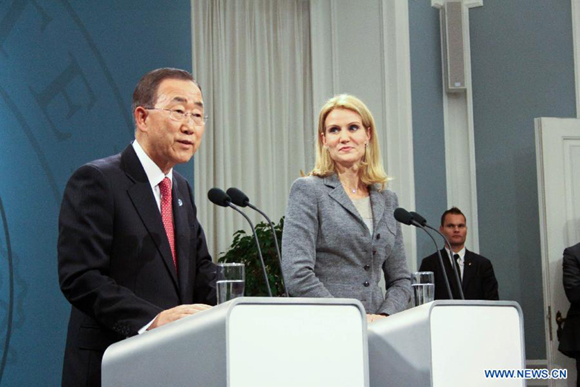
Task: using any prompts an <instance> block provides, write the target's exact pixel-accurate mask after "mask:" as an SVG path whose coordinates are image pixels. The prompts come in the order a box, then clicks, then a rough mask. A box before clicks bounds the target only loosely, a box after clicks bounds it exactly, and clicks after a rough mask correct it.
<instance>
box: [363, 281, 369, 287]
mask: <svg viewBox="0 0 580 387" xmlns="http://www.w3.org/2000/svg"><path fill="white" fill-rule="evenodd" d="M363 285H364V286H365V288H368V287H369V286H371V284H370V283H369V281H365V283H364V284H363Z"/></svg>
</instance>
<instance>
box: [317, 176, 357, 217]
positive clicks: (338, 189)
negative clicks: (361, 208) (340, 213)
mask: <svg viewBox="0 0 580 387" xmlns="http://www.w3.org/2000/svg"><path fill="white" fill-rule="evenodd" d="M323 182H324V184H325V185H326V186H328V187H331V188H333V189H332V190H331V191H330V192H329V194H328V195H329V196H330V197H331V198H332V199H334V200H336V201H337V202H338V204H340V205H341V206H342V207H344V209H345V210H346V211H348V212H349V213H350V214H351V215H352V216H354V217H355V219H357V220H358V221H359V222H360V223H362V224H363V225H364V226H365V228H366V224H365V222H364V220H363V219H362V218H361V216H360V214H359V213H358V211H357V209H356V207H355V206H354V204H353V203H352V200H350V198H349V197H348V195H347V194H346V192H345V191H344V188H342V184H340V181H339V180H338V176H337V175H336V174H334V175H330V176H327V177H325V178H324V179H323Z"/></svg>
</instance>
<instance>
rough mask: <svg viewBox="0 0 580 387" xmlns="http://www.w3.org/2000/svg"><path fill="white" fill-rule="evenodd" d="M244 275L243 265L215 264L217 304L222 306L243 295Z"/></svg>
mask: <svg viewBox="0 0 580 387" xmlns="http://www.w3.org/2000/svg"><path fill="white" fill-rule="evenodd" d="M245 281H246V278H245V273H244V264H243V263H218V264H217V282H216V288H217V303H218V304H222V303H224V302H226V301H229V300H233V299H234V298H237V297H242V296H243V295H244V285H245Z"/></svg>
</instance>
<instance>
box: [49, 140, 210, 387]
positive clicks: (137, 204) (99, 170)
mask: <svg viewBox="0 0 580 387" xmlns="http://www.w3.org/2000/svg"><path fill="white" fill-rule="evenodd" d="M172 196H173V216H174V223H175V245H176V247H175V249H176V254H177V261H178V274H177V273H176V270H175V266H174V264H173V259H172V256H171V250H170V247H169V241H168V239H167V236H166V234H165V229H164V228H163V223H162V221H161V214H160V212H159V209H158V207H157V204H156V202H155V197H154V196H153V192H152V190H151V185H150V184H149V181H148V179H147V175H146V174H145V171H144V169H143V167H142V166H141V163H140V162H139V159H138V158H137V155H136V153H135V151H134V149H133V147H132V146H131V145H129V146H128V147H127V148H126V149H125V150H124V151H123V153H121V154H119V155H115V156H111V157H108V158H105V159H102V160H97V161H94V162H91V163H89V164H86V165H84V166H82V167H81V168H79V169H78V170H77V171H76V172H75V173H74V174H73V175H72V177H71V178H70V180H69V182H68V184H67V186H66V189H65V193H64V198H63V201H62V206H61V211H60V218H59V238H58V274H59V279H60V288H61V290H62V292H63V293H64V295H65V297H66V298H67V299H68V300H69V301H70V303H71V304H72V310H71V316H70V321H69V328H68V336H67V343H66V350H65V359H64V369H63V385H66V386H85V385H99V384H100V372H101V371H100V369H101V359H102V356H103V353H104V351H105V349H106V348H107V347H108V346H109V345H111V344H113V343H115V342H117V341H119V340H122V339H124V338H126V337H128V336H133V335H136V334H137V333H138V330H139V329H141V328H142V327H144V326H145V325H146V324H147V323H149V322H150V321H151V320H153V319H154V318H155V316H156V315H157V314H158V313H160V312H161V311H162V310H165V309H169V308H172V307H174V306H177V305H180V304H188V303H207V304H212V305H215V283H214V281H215V265H214V264H213V263H212V261H211V257H210V255H209V253H208V250H207V246H206V242H205V236H204V233H203V230H202V228H201V226H200V224H199V223H198V221H197V218H196V208H195V205H194V203H193V197H192V193H191V187H190V186H189V184H188V183H187V181H186V180H185V179H184V178H183V177H182V176H181V175H179V174H178V173H177V172H175V171H173V191H172Z"/></svg>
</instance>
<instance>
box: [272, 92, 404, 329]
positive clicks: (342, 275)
mask: <svg viewBox="0 0 580 387" xmlns="http://www.w3.org/2000/svg"><path fill="white" fill-rule="evenodd" d="M386 183H387V175H386V174H385V171H384V169H383V166H382V164H381V157H380V151H379V143H378V139H377V133H376V128H375V122H374V119H373V117H372V115H371V112H370V111H369V109H368V108H367V107H366V106H365V104H364V103H363V102H362V101H361V100H359V99H358V98H356V97H354V96H351V95H347V94H341V95H338V96H335V97H333V98H331V99H330V100H328V101H327V102H326V104H325V105H324V106H323V107H322V110H321V111H320V115H319V120H318V132H317V148H316V165H315V167H314V169H313V170H312V171H311V172H310V173H309V175H308V176H307V177H302V178H299V179H298V180H296V181H295V182H294V184H293V185H292V189H291V192H290V198H289V200H288V208H287V212H286V219H285V223H284V233H283V237H282V259H283V262H282V266H283V270H284V275H285V278H286V282H287V285H288V289H289V292H290V294H291V295H292V296H296V297H337V298H356V299H358V300H359V301H361V303H362V304H363V305H364V307H365V309H366V312H367V319H368V321H373V320H375V319H377V318H380V317H382V316H388V315H391V314H393V313H396V312H399V311H401V310H404V309H405V307H406V306H407V303H408V301H409V298H410V295H411V284H410V279H409V270H408V268H407V262H406V259H405V251H404V247H403V237H402V235H401V227H400V225H399V224H398V223H397V222H396V221H395V218H394V216H393V212H394V210H395V208H397V205H398V201H397V196H396V194H395V193H394V192H392V191H390V190H388V189H386V188H385V185H386ZM381 275H384V278H385V283H386V288H387V290H386V293H384V292H383V291H382V289H381V288H380V286H379V281H380V278H381Z"/></svg>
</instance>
